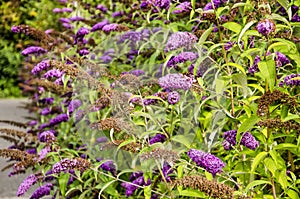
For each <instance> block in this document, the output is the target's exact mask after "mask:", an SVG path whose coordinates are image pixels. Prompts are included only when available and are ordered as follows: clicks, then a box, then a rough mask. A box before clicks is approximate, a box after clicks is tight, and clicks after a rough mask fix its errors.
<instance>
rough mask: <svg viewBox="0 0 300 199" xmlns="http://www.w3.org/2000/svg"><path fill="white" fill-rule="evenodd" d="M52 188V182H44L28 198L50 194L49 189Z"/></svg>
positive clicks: (33, 198)
mask: <svg viewBox="0 0 300 199" xmlns="http://www.w3.org/2000/svg"><path fill="white" fill-rule="evenodd" d="M52 188H53V184H51V183H48V184H45V185H43V186H41V187H39V188H38V189H36V190H35V191H34V192H33V194H32V195H31V196H30V199H39V198H42V197H43V196H47V195H50V192H51V189H52Z"/></svg>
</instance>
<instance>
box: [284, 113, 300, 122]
mask: <svg viewBox="0 0 300 199" xmlns="http://www.w3.org/2000/svg"><path fill="white" fill-rule="evenodd" d="M299 118H300V115H296V114H291V115H288V116H286V117H285V118H284V119H283V120H282V121H283V122H286V121H289V120H295V119H299Z"/></svg>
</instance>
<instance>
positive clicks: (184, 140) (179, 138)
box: [171, 135, 193, 148]
mask: <svg viewBox="0 0 300 199" xmlns="http://www.w3.org/2000/svg"><path fill="white" fill-rule="evenodd" d="M171 140H172V141H175V142H178V143H181V144H183V145H184V146H186V147H187V148H190V147H191V144H192V142H193V138H192V137H188V136H187V135H175V136H173V137H172V138H171Z"/></svg>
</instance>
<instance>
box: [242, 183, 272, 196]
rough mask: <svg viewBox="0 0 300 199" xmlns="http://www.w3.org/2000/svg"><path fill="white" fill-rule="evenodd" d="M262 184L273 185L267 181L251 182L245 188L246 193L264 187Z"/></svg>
mask: <svg viewBox="0 0 300 199" xmlns="http://www.w3.org/2000/svg"><path fill="white" fill-rule="evenodd" d="M262 184H270V185H271V182H269V181H266V180H255V181H253V182H250V183H249V184H248V185H247V187H246V188H245V192H246V193H248V191H249V190H250V189H251V188H252V187H255V186H257V185H262Z"/></svg>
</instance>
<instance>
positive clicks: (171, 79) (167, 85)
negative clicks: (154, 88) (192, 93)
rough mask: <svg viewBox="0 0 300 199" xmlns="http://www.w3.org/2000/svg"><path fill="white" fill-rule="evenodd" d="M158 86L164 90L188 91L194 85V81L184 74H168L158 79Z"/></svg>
mask: <svg viewBox="0 0 300 199" xmlns="http://www.w3.org/2000/svg"><path fill="white" fill-rule="evenodd" d="M158 84H159V85H160V87H162V88H163V89H170V90H177V89H183V90H188V89H190V88H191V87H192V85H193V79H192V78H191V77H188V76H184V75H183V74H178V73H176V74H168V75H166V76H163V77H161V78H159V79H158Z"/></svg>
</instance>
